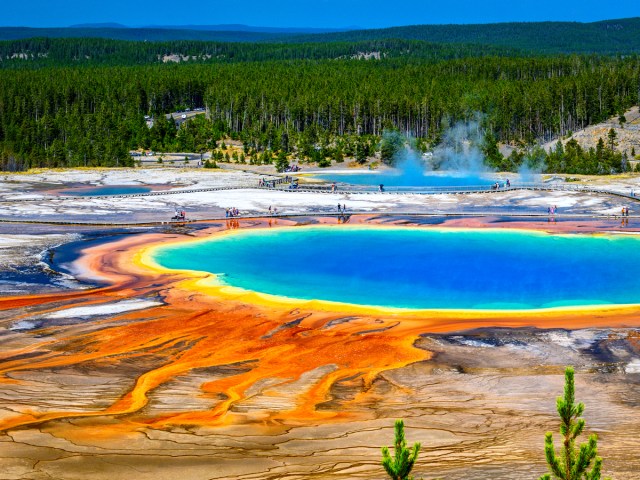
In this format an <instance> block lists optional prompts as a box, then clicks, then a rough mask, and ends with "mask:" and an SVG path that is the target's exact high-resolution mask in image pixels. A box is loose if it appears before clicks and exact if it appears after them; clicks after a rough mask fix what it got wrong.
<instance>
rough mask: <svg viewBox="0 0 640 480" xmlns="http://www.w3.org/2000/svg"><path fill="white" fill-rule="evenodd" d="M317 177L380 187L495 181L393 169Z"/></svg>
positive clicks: (487, 185) (470, 183) (431, 185)
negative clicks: (386, 171) (383, 171)
mask: <svg viewBox="0 0 640 480" xmlns="http://www.w3.org/2000/svg"><path fill="white" fill-rule="evenodd" d="M314 177H315V178H318V179H320V180H325V181H327V182H342V183H350V184H352V185H367V186H372V187H376V188H377V187H378V185H380V184H383V185H384V186H385V187H469V186H483V187H489V186H491V185H492V184H493V183H495V181H496V180H495V179H493V180H492V179H489V178H485V177H481V176H477V175H467V176H454V175H438V174H432V175H423V174H420V175H412V176H407V175H403V174H400V173H394V172H393V171H391V172H388V173H335V174H319V175H314Z"/></svg>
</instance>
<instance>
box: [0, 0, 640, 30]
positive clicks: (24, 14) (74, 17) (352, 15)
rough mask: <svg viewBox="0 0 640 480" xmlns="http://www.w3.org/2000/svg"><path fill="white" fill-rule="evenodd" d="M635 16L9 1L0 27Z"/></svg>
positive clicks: (527, 7)
mask: <svg viewBox="0 0 640 480" xmlns="http://www.w3.org/2000/svg"><path fill="white" fill-rule="evenodd" d="M633 16H640V2H639V1H638V0H619V1H616V2H602V0H565V1H562V0H561V1H558V0H535V1H534V0H524V1H518V0H484V1H482V0H444V1H443V0H437V1H435V0H404V1H402V2H397V1H391V0H297V1H294V0H225V1H221V0H107V1H97V0H18V1H16V0H9V1H7V2H6V5H4V6H3V7H2V14H1V15H0V25H4V26H18V25H20V26H32V27H51V26H68V25H72V24H76V23H95V22H118V23H123V24H126V25H134V26H139V25H149V24H156V25H158V24H164V25H185V24H199V25H206V24H220V23H242V24H246V25H256V26H276V27H344V26H352V25H357V26H360V27H373V28H375V27H387V26H393V25H412V24H420V23H489V22H505V21H540V20H570V21H581V22H589V21H596V20H603V19H607V18H624V17H633Z"/></svg>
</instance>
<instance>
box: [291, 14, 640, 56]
mask: <svg viewBox="0 0 640 480" xmlns="http://www.w3.org/2000/svg"><path fill="white" fill-rule="evenodd" d="M382 38H401V39H406V40H424V41H428V42H434V43H473V44H481V45H494V46H503V47H510V48H516V49H519V50H523V51H528V52H535V53H604V54H613V53H633V52H636V53H638V52H640V17H638V18H625V19H620V20H605V21H602V22H593V23H578V22H530V23H495V24H477V25H414V26H407V27H393V28H384V29H378V30H354V31H349V32H338V33H327V34H322V35H298V36H292V37H289V38H286V39H285V38H283V40H284V41H290V42H314V41H323V42H331V41H340V42H357V41H363V40H375V39H382Z"/></svg>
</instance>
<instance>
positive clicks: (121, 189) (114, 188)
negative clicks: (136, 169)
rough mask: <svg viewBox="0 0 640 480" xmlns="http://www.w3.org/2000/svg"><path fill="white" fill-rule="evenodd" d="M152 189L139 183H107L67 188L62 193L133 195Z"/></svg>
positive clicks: (75, 194) (76, 194) (77, 194)
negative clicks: (99, 185)
mask: <svg viewBox="0 0 640 480" xmlns="http://www.w3.org/2000/svg"><path fill="white" fill-rule="evenodd" d="M151 190H152V189H151V187H139V186H137V185H105V186H103V187H89V188H78V189H71V190H65V191H63V192H60V193H62V194H63V195H73V196H77V197H93V196H103V195H131V194H133V193H147V192H150V191H151Z"/></svg>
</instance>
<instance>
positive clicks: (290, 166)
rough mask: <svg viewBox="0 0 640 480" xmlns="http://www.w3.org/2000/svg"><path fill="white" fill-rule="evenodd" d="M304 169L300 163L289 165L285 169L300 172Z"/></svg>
mask: <svg viewBox="0 0 640 480" xmlns="http://www.w3.org/2000/svg"><path fill="white" fill-rule="evenodd" d="M300 170H302V169H301V168H300V166H299V165H289V166H288V167H287V168H286V169H285V170H284V171H285V172H299V171H300Z"/></svg>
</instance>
